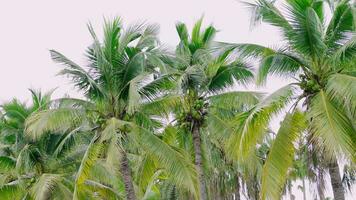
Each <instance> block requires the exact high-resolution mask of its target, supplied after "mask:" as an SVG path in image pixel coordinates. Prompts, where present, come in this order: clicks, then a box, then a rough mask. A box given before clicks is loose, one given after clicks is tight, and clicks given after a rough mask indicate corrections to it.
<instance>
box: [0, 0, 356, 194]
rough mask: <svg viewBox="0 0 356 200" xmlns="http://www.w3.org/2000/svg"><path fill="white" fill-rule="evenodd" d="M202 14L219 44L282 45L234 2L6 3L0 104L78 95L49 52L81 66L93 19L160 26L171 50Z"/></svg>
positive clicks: (1, 19) (0, 36) (0, 40)
mask: <svg viewBox="0 0 356 200" xmlns="http://www.w3.org/2000/svg"><path fill="white" fill-rule="evenodd" d="M202 15H204V22H205V25H207V24H210V23H213V24H214V25H215V26H216V27H217V28H218V29H219V30H220V32H219V33H218V34H217V40H220V41H226V42H236V43H237V42H239V43H242V42H243V43H247V42H249V43H258V44H263V45H268V46H272V45H273V46H275V45H278V41H279V37H278V33H277V31H276V30H275V29H273V28H272V27H270V26H266V25H263V26H259V27H258V28H255V29H253V30H252V31H250V28H249V27H250V25H249V14H248V12H247V10H246V9H245V8H244V5H243V4H241V3H240V2H238V1H235V0H150V1H147V0H146V1H145V0H100V1H99V0H59V1H50V0H32V1H28V0H22V1H21V0H8V1H5V0H3V1H2V2H0V103H2V102H4V101H8V100H10V99H11V98H13V97H17V98H19V99H21V100H25V99H28V98H29V95H30V93H29V92H28V90H27V89H28V88H35V89H39V88H41V89H43V90H44V91H48V90H50V89H53V88H56V87H58V88H57V90H56V92H55V94H54V96H55V97H60V96H62V95H63V94H65V93H69V94H70V95H72V96H73V95H74V96H80V95H78V94H77V93H76V91H75V90H74V89H73V87H72V86H71V85H70V82H69V81H68V80H67V79H65V78H63V77H58V76H55V74H56V73H57V72H58V71H59V69H60V66H58V65H57V64H54V63H53V62H52V61H51V59H50V56H49V52H48V50H49V49H55V50H58V51H60V52H61V53H63V54H64V55H66V56H67V57H69V58H71V59H72V60H74V61H76V62H77V63H79V64H83V63H84V56H83V53H84V50H85V48H86V47H87V46H88V45H89V44H91V37H90V35H89V33H88V31H87V28H86V23H87V22H89V21H91V22H92V23H93V25H94V27H96V30H97V32H100V31H101V25H102V22H103V17H113V16H121V17H122V19H123V21H124V25H125V24H127V23H130V22H135V21H138V20H147V21H148V22H152V23H158V24H160V26H161V32H160V36H161V37H160V38H161V40H162V42H163V43H166V44H169V45H171V46H173V45H175V44H177V42H178V37H177V34H176V32H175V26H174V25H175V23H176V22H177V21H183V22H185V23H187V24H188V25H189V27H191V25H192V24H193V22H194V21H196V20H197V19H199V18H200V17H201V16H202ZM283 84H285V83H284V82H283V81H281V80H279V79H276V78H273V79H271V80H270V81H269V82H268V85H267V87H266V88H263V90H264V91H266V92H271V91H274V90H275V89H277V88H279V87H281V86H283ZM296 193H297V199H302V196H301V193H300V192H296ZM309 196H311V195H309ZM309 199H312V198H309ZM349 199H352V198H351V197H349Z"/></svg>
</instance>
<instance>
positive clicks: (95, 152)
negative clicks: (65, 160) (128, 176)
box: [73, 136, 103, 200]
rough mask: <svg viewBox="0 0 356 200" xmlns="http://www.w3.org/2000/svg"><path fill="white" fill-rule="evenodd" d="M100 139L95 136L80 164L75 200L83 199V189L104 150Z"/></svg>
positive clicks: (76, 180)
mask: <svg viewBox="0 0 356 200" xmlns="http://www.w3.org/2000/svg"><path fill="white" fill-rule="evenodd" d="M99 138H100V137H98V136H95V137H93V139H92V141H91V142H90V144H89V146H88V147H87V150H86V152H85V154H84V156H83V158H82V162H81V164H80V167H79V169H78V172H77V175H76V179H75V187H74V196H73V199H74V200H79V199H81V196H82V195H83V193H82V192H83V191H82V189H83V187H84V185H83V184H84V183H85V180H87V178H88V175H89V172H90V169H91V167H92V166H93V165H94V163H95V162H96V160H97V159H98V156H99V155H100V153H101V150H102V148H103V144H101V143H98V140H99Z"/></svg>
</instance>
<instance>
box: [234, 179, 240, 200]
mask: <svg viewBox="0 0 356 200" xmlns="http://www.w3.org/2000/svg"><path fill="white" fill-rule="evenodd" d="M240 199H241V196H240V179H239V176H236V192H235V200H240Z"/></svg>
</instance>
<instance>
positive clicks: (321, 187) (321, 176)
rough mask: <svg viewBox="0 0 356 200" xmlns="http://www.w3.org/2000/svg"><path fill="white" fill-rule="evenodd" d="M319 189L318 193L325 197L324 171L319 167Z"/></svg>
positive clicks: (322, 197)
mask: <svg viewBox="0 0 356 200" xmlns="http://www.w3.org/2000/svg"><path fill="white" fill-rule="evenodd" d="M317 180H318V181H317V190H318V195H319V199H321V200H322V199H325V195H324V188H325V185H324V174H323V172H322V170H321V169H318V176H317Z"/></svg>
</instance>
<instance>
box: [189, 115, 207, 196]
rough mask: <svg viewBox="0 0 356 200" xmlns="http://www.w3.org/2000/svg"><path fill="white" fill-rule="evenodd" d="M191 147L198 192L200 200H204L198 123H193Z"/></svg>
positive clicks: (204, 188)
mask: <svg viewBox="0 0 356 200" xmlns="http://www.w3.org/2000/svg"><path fill="white" fill-rule="evenodd" d="M192 132H193V133H192V134H193V146H194V153H195V168H196V170H197V173H198V178H199V189H200V190H199V191H200V199H201V200H206V199H207V198H206V197H207V193H206V186H205V178H204V171H203V158H202V152H201V138H200V124H199V122H193V131H192Z"/></svg>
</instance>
